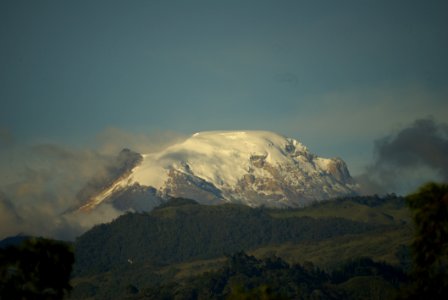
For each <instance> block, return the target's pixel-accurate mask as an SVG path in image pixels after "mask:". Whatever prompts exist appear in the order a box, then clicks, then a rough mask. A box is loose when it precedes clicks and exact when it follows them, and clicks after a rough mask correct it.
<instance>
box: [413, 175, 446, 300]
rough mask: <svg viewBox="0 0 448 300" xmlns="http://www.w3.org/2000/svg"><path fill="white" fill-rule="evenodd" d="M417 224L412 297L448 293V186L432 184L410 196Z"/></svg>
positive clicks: (419, 297)
mask: <svg viewBox="0 0 448 300" xmlns="http://www.w3.org/2000/svg"><path fill="white" fill-rule="evenodd" d="M407 201H408V205H409V207H410V209H411V212H412V218H413V221H414V224H415V238H414V242H413V243H412V249H413V263H414V264H413V271H412V276H413V284H412V287H411V288H410V294H409V295H407V296H406V297H407V298H410V299H421V298H425V299H442V298H444V296H446V295H448V185H447V184H435V183H429V184H426V185H424V186H422V187H421V188H420V189H419V190H418V191H417V192H416V193H414V194H412V195H409V196H408V197H407Z"/></svg>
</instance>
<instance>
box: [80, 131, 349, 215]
mask: <svg viewBox="0 0 448 300" xmlns="http://www.w3.org/2000/svg"><path fill="white" fill-rule="evenodd" d="M132 162H133V163H134V164H133V168H131V169H129V168H125V171H126V172H123V174H122V175H121V176H115V180H113V181H109V182H108V184H106V185H105V187H104V188H103V189H101V190H98V191H97V193H96V194H94V195H93V196H91V197H89V198H88V201H87V202H86V203H85V204H84V205H83V207H82V208H83V209H84V210H90V209H93V208H94V207H95V206H97V205H100V204H101V203H102V202H104V201H111V202H113V203H115V204H116V206H120V205H121V206H123V205H122V204H120V203H122V202H123V201H126V200H127V199H126V197H123V194H124V195H127V196H129V194H133V195H134V196H135V195H137V196H135V197H137V198H144V199H147V201H148V202H149V203H150V204H149V205H146V206H149V207H150V208H152V207H154V206H156V205H158V204H160V202H161V201H162V200H161V199H167V198H170V197H186V198H192V199H197V200H198V201H199V202H200V203H204V204H217V203H228V202H231V203H242V204H246V205H249V206H260V205H267V206H271V207H297V206H304V205H306V204H309V203H311V202H313V201H317V200H323V199H329V198H334V197H338V196H345V195H353V194H355V192H354V190H355V185H354V184H353V181H352V178H351V177H350V174H349V172H348V169H347V166H346V165H345V163H344V162H343V161H342V160H340V159H335V158H332V159H328V158H321V157H318V156H317V155H314V154H312V153H311V152H309V151H308V149H307V148H306V147H305V146H304V145H302V144H301V143H300V142H298V141H297V140H294V139H291V138H286V137H283V136H281V135H278V134H275V133H272V132H267V131H210V132H200V133H196V134H194V135H192V136H191V137H190V138H188V139H187V140H185V141H184V142H182V143H179V144H176V145H173V146H170V147H168V148H166V149H165V150H163V151H161V152H157V153H150V154H142V155H141V160H139V159H135V156H134V160H133V161H132ZM128 165H129V164H128ZM145 197H146V198H145ZM125 206H126V205H125Z"/></svg>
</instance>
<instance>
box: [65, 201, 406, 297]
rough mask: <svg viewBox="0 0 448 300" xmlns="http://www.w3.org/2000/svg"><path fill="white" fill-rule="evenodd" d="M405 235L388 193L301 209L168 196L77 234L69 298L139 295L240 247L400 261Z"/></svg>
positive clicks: (318, 258)
mask: <svg viewBox="0 0 448 300" xmlns="http://www.w3.org/2000/svg"><path fill="white" fill-rule="evenodd" d="M410 236H411V229H410V226H409V214H408V211H407V208H406V206H405V204H404V200H403V199H402V198H400V197H396V196H395V195H390V196H387V197H385V198H380V197H375V196H374V197H352V198H347V199H343V198H341V199H336V200H332V201H326V202H320V203H318V204H315V205H312V206H310V207H307V208H302V209H269V208H264V207H259V208H250V207H247V206H243V205H236V204H226V205H217V206H205V205H200V204H197V203H196V202H194V201H192V200H188V199H174V200H173V201H171V202H167V203H164V204H163V205H162V206H160V207H158V208H156V209H154V210H153V211H151V212H149V213H127V214H125V215H123V216H121V217H119V218H118V219H116V220H115V221H113V222H112V223H110V224H103V225H97V226H95V227H94V228H92V229H91V230H90V231H88V232H86V233H85V234H83V235H82V236H80V237H79V238H78V239H77V241H76V243H75V256H76V263H75V266H74V273H73V274H74V278H73V283H72V284H73V285H74V287H75V290H74V294H73V298H74V299H84V298H86V297H87V296H88V295H91V296H92V295H103V296H104V297H106V295H121V296H123V295H124V294H120V293H124V292H125V291H126V290H127V291H128V292H130V291H131V290H132V291H134V292H135V295H139V293H140V292H141V291H142V290H143V289H151V288H154V287H155V286H157V285H164V284H166V283H167V282H171V281H176V282H183V281H185V280H190V279H191V278H193V277H195V276H202V275H201V274H204V273H205V272H210V271H213V272H214V270H215V271H217V270H219V269H220V268H222V266H223V263H224V261H225V257H226V255H231V254H232V253H237V252H239V251H242V250H243V251H246V252H248V253H251V254H253V255H255V256H256V257H269V256H272V255H275V256H277V257H281V258H282V259H284V260H285V261H286V262H287V263H290V264H295V263H300V264H306V263H308V262H312V263H313V264H314V265H315V266H318V267H320V268H324V269H325V270H328V271H331V270H335V269H337V268H338V267H340V266H341V265H342V264H343V263H344V262H345V261H347V260H351V259H355V258H357V257H358V258H359V257H366V256H369V257H372V258H373V259H376V260H382V261H386V262H388V263H392V264H394V265H395V266H400V267H402V266H404V265H405V264H406V260H407V259H408V253H407V247H406V245H407V244H408V242H409V240H410ZM288 272H289V271H288ZM360 280H361V279H360ZM360 280H358V281H354V282H353V284H350V285H349V286H357V285H355V282H361V281H360ZM378 282H383V279H381V280H379V281H378ZM341 284H342V283H341ZM347 285H348V283H347ZM132 287H133V288H132ZM139 291H140V292H139ZM140 295H141V294H140ZM92 297H93V296H92ZM116 297H117V298H115V299H120V297H119V296H116ZM87 298H88V297H87ZM112 298H114V297H112ZM136 299H138V298H136Z"/></svg>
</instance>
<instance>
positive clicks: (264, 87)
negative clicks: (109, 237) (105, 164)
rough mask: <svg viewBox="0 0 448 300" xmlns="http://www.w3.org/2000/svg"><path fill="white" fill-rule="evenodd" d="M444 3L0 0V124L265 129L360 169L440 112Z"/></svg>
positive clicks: (36, 133)
mask: <svg viewBox="0 0 448 300" xmlns="http://www.w3.org/2000/svg"><path fill="white" fill-rule="evenodd" d="M447 53H448V2H447V1H409V0H407V1H393V0H388V1H373V0H372V1H367V0H357V1H342V0H341V1H332V0H329V1H243V0H239V1H43V0H41V1H16V0H14V1H12V0H11V1H7V0H3V1H1V2H0V103H1V108H0V132H10V133H9V134H10V135H12V136H13V137H14V138H15V139H16V140H19V141H25V142H30V141H31V142H40V141H54V142H61V143H68V144H88V143H89V142H90V141H92V139H94V138H95V137H96V136H98V135H101V133H102V132H104V131H105V130H109V129H110V128H118V129H120V130H123V131H127V132H131V133H136V134H145V133H147V132H153V131H165V130H166V131H174V132H179V133H182V134H190V133H193V132H197V131H202V130H222V129H228V130H230V129H264V130H272V131H275V132H278V133H281V134H284V135H287V136H291V137H295V138H298V139H299V140H301V141H302V142H303V143H304V144H305V145H307V146H308V147H309V148H310V150H311V151H313V152H316V153H317V154H320V155H323V156H340V157H342V158H343V159H344V160H346V161H347V163H348V165H349V168H350V169H351V170H352V171H354V172H355V173H356V172H361V170H362V168H363V165H364V164H365V163H366V160H368V159H370V158H371V155H372V148H373V142H374V140H375V139H378V138H381V137H383V136H385V135H388V134H389V133H390V132H391V131H394V130H395V131H397V130H399V129H400V128H402V127H403V126H407V125H408V124H410V123H411V122H413V121H414V120H415V119H417V118H421V117H427V116H433V117H434V118H435V119H437V120H439V121H444V120H447V119H448V101H447V100H448V97H447V96H448V59H447V55H448V54H447Z"/></svg>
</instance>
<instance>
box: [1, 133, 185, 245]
mask: <svg viewBox="0 0 448 300" xmlns="http://www.w3.org/2000/svg"><path fill="white" fill-rule="evenodd" d="M180 139H182V136H180V135H176V134H173V133H164V132H159V133H154V134H149V135H143V134H136V135H133V134H130V133H127V132H125V131H123V130H118V129H110V130H107V131H105V132H103V133H101V134H100V135H99V137H98V138H97V139H96V143H97V144H96V145H95V150H92V149H81V148H74V147H68V146H62V145H55V144H40V145H32V146H24V145H18V144H16V143H14V139H13V137H12V136H11V135H10V134H9V133H7V131H6V130H3V133H2V134H1V135H0V239H2V238H4V237H6V236H10V235H16V234H18V233H25V234H31V235H43V236H49V237H55V238H58V239H66V240H71V239H74V238H75V237H76V236H78V235H79V234H80V233H82V232H84V231H85V230H87V229H89V228H90V227H92V226H93V225H95V224H98V223H103V222H108V221H110V220H112V219H114V218H116V217H117V216H119V215H120V214H121V213H122V212H120V211H118V210H116V209H115V208H114V207H112V206H111V205H107V204H106V205H102V206H101V207H99V208H98V209H95V210H94V211H92V212H88V213H85V212H83V213H72V212H71V211H72V210H73V208H76V207H79V206H80V204H81V203H83V202H84V201H85V200H86V199H82V198H83V197H82V193H80V191H82V190H83V189H84V190H85V187H86V186H88V183H91V182H95V181H98V182H101V179H102V178H109V177H110V176H111V172H113V171H114V170H116V168H117V155H118V153H119V152H120V150H121V149H123V146H124V145H130V146H132V147H134V149H135V150H136V151H139V152H143V153H145V152H151V151H157V150H158V149H160V148H161V147H166V146H167V145H169V144H170V143H174V142H177V141H179V140H180ZM68 212H70V213H68Z"/></svg>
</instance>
